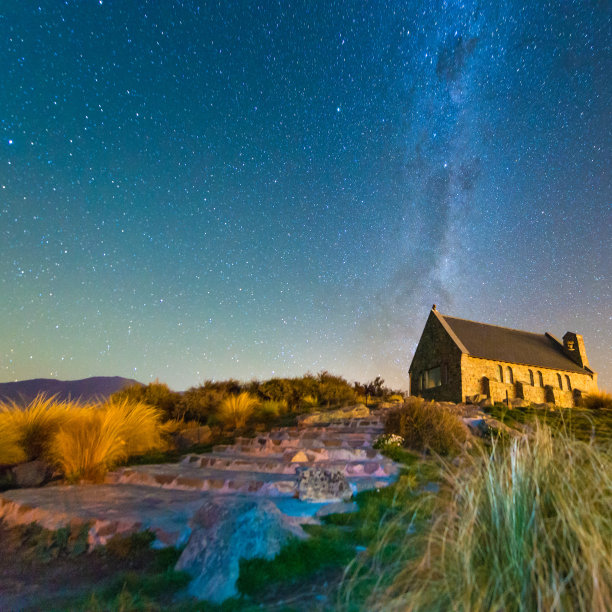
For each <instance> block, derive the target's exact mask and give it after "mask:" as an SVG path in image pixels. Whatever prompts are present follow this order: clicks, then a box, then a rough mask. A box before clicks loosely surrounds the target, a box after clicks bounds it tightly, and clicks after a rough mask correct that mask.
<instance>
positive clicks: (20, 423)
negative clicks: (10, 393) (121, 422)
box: [0, 394, 79, 463]
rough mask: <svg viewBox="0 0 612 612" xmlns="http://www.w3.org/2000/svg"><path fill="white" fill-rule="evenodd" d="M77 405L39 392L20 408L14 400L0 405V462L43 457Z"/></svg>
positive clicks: (15, 461) (16, 461) (14, 461)
mask: <svg viewBox="0 0 612 612" xmlns="http://www.w3.org/2000/svg"><path fill="white" fill-rule="evenodd" d="M78 407H79V404H77V403H76V402H72V401H59V400H57V398H56V397H55V396H52V397H46V396H45V395H42V394H41V395H38V396H37V397H35V398H34V399H33V400H32V401H31V402H30V403H29V404H28V405H27V406H25V407H23V408H22V407H20V406H19V405H18V404H17V403H16V402H10V403H8V404H0V463H18V462H21V461H32V460H34V459H39V458H42V457H44V456H45V455H46V453H47V452H48V450H49V445H50V444H51V440H52V439H53V436H54V435H55V434H56V432H57V431H58V430H59V428H60V426H61V424H62V423H64V422H65V421H66V419H67V417H68V416H69V414H70V413H71V412H72V411H74V410H75V409H76V408H78Z"/></svg>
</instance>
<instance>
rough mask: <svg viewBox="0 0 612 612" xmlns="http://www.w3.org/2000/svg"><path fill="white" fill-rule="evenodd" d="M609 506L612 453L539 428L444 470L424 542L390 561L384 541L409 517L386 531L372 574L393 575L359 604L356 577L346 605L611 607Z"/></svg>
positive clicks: (380, 607) (406, 607) (400, 550)
mask: <svg viewBox="0 0 612 612" xmlns="http://www.w3.org/2000/svg"><path fill="white" fill-rule="evenodd" d="M611 507H612V457H611V455H610V450H609V448H607V449H602V448H600V447H597V446H595V445H590V444H587V443H584V442H581V441H578V440H576V439H575V438H573V437H571V436H569V435H567V434H566V433H564V432H557V433H556V434H555V435H554V436H553V434H552V432H551V429H550V428H549V427H547V426H542V425H540V424H536V427H535V430H534V432H533V433H532V434H530V435H529V436H523V437H521V438H517V439H514V440H512V441H511V442H510V443H509V444H507V445H504V446H500V445H498V446H494V447H493V449H492V450H491V451H490V452H488V453H487V452H485V451H484V450H482V451H481V452H480V453H478V454H477V455H476V456H472V457H467V456H466V457H464V462H463V464H462V466H461V468H460V469H457V468H452V469H451V468H450V467H449V468H448V470H447V473H446V486H445V488H444V489H443V492H442V493H441V494H440V495H439V496H438V505H437V508H436V510H435V511H434V517H435V520H434V522H433V523H432V524H431V525H430V528H429V529H428V531H427V533H426V535H425V536H424V537H423V538H422V539H421V543H420V545H419V544H413V545H412V546H406V545H404V546H400V547H399V548H398V549H397V551H396V553H395V554H394V555H393V556H392V559H388V552H389V546H388V542H390V541H392V540H393V541H395V540H394V539H392V540H390V539H389V538H388V535H387V534H389V533H394V534H395V536H397V534H398V533H399V532H400V531H399V530H398V526H402V525H405V523H406V517H405V516H402V515H400V516H399V517H397V518H396V519H394V521H393V522H392V523H391V524H388V525H386V526H384V528H381V533H380V535H379V537H378V538H377V540H378V541H379V542H380V544H379V545H378V548H377V550H375V551H374V553H373V555H372V559H371V560H370V562H369V565H368V568H369V569H370V570H372V569H373V568H375V567H376V566H377V563H378V566H380V567H384V568H385V572H386V575H387V576H389V574H391V578H390V579H388V580H382V581H379V582H378V583H376V584H375V585H374V587H373V588H371V589H370V591H369V596H368V597H366V598H365V600H363V599H362V600H361V601H359V600H356V599H355V598H354V597H352V596H351V593H356V592H358V591H359V590H358V589H357V588H355V584H356V582H357V583H358V582H359V581H358V580H356V578H355V573H353V575H352V576H351V577H350V579H349V580H347V585H349V586H350V587H351V588H350V589H347V592H348V595H347V597H346V599H345V602H344V603H345V604H346V608H347V609H373V610H427V611H429V610H508V611H514V610H516V611H518V610H542V611H544V610H583V611H585V612H586V611H587V610H589V611H590V610H594V611H602V612H603V611H604V610H609V609H612V514H611V513H610V508H611ZM394 526H395V527H394ZM404 539H405V541H406V544H408V542H409V539H408V538H407V537H405V536H404ZM400 541H401V540H400ZM411 549H412V550H415V549H416V550H418V551H419V554H417V555H414V553H413V554H412V556H411V554H410V551H411ZM385 557H387V559H386V562H385V564H381V563H380V561H377V560H378V559H381V558H385ZM368 575H369V574H368V572H366V573H365V574H364V573H363V572H362V573H361V578H362V579H364V578H363V577H364V576H366V577H367V576H368ZM369 576H370V578H371V575H369Z"/></svg>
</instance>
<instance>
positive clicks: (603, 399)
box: [580, 391, 612, 410]
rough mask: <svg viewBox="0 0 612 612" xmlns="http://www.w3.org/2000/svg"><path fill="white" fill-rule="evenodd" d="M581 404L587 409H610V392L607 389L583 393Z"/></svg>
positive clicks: (611, 405) (611, 404)
mask: <svg viewBox="0 0 612 612" xmlns="http://www.w3.org/2000/svg"><path fill="white" fill-rule="evenodd" d="M580 403H581V405H582V406H583V407H584V408H588V409H589V410H602V409H603V410H612V393H608V392H607V391H594V392H593V393H588V394H587V395H585V396H584V397H583V398H582V399H581V401H580Z"/></svg>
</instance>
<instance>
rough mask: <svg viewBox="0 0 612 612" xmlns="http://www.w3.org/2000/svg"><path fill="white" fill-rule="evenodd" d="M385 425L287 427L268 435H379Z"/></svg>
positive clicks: (272, 431) (274, 430)
mask: <svg viewBox="0 0 612 612" xmlns="http://www.w3.org/2000/svg"><path fill="white" fill-rule="evenodd" d="M384 428H385V426H384V424H383V423H378V424H376V425H367V426H360V427H347V426H344V425H341V424H333V425H312V426H309V427H285V428H281V429H272V430H271V431H270V432H269V433H268V434H267V435H269V436H270V437H277V436H278V435H282V436H295V435H298V436H299V435H303V434H304V433H305V432H316V433H334V434H341V435H344V434H351V433H366V434H371V435H378V434H379V433H381V432H383V431H384Z"/></svg>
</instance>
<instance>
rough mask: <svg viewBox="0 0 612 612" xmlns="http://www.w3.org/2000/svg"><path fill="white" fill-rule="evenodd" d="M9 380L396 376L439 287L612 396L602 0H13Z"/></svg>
mask: <svg viewBox="0 0 612 612" xmlns="http://www.w3.org/2000/svg"><path fill="white" fill-rule="evenodd" d="M0 35H1V37H2V43H1V45H0V80H1V83H2V86H1V87H0V381H12V380H20V379H26V378H34V377H57V378H60V379H73V378H82V377H86V376H94V375H120V376H126V377H131V378H136V379H138V380H141V381H143V382H149V381H151V380H154V379H156V378H159V379H160V380H161V381H164V382H167V383H168V384H169V385H170V386H171V387H173V388H175V389H179V390H180V389H185V388H187V387H189V386H191V385H196V384H199V383H200V382H202V381H203V380H205V379H209V378H212V379H222V378H227V377H235V378H238V379H241V380H250V379H252V378H260V379H263V378H269V377H272V376H298V375H302V374H304V373H306V372H307V371H311V372H318V371H320V370H323V369H327V370H330V371H331V372H334V373H336V374H341V375H343V376H345V377H346V378H347V379H348V380H350V381H353V380H361V381H366V380H370V379H372V378H374V377H375V376H376V375H378V374H380V375H382V376H383V378H385V380H386V381H387V383H388V384H389V385H391V386H394V387H396V388H403V389H407V388H408V367H409V365H410V361H411V359H412V354H413V351H414V348H415V347H416V343H417V342H418V339H419V337H420V334H421V331H422V329H423V326H424V324H425V321H426V318H427V316H428V312H429V310H430V308H431V305H432V304H433V303H436V304H437V305H438V309H439V310H440V311H441V312H442V313H445V314H449V315H452V316H458V317H463V318H467V319H473V320H477V321H482V322H486V323H493V324H497V325H503V326H508V327H513V328H518V329H525V330H528V331H535V332H541V333H543V332H544V331H549V332H551V333H553V334H554V335H556V336H557V337H561V336H563V334H564V333H565V332H566V331H568V330H571V331H577V332H578V333H582V334H583V336H584V339H585V344H586V348H587V354H588V355H589V358H590V361H591V366H592V367H593V368H594V369H596V370H597V371H599V373H600V386H601V387H604V388H608V389H611V388H612V359H610V355H611V354H612V247H611V245H612V208H611V202H612V179H611V176H612V174H611V170H612V167H611V166H612V163H611V161H612V146H611V145H612V110H611V109H612V47H611V45H612V8H611V5H610V2H609V1H606V0H604V1H588V0H580V1H577V0H574V1H572V0H554V1H551V2H543V1H542V2H541V1H539V0H534V2H525V1H524V0H508V1H507V2H496V1H471V0H464V1H460V2H454V1H450V0H449V1H442V0H440V1H433V0H432V1H430V2H421V1H411V0H401V1H400V0H397V1H392V0H384V1H371V2H365V1H363V0H359V1H354V2H350V1H346V2H340V1H332V0H325V1H316V0H308V1H303V2H295V1H289V0H287V1H281V2H276V1H273V0H269V1H263V2H262V1H260V2H247V1H238V2H237V1H231V0H222V1H220V2H198V1H196V0H193V1H182V2H179V1H173V0H164V1H163V2H162V1H158V0H155V1H149V2H147V1H138V2H137V1H136V0H116V1H112V0H82V1H66V2H62V1H60V0H39V1H37V2H30V1H29V0H23V1H20V2H13V1H10V0H5V1H3V2H0Z"/></svg>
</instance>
